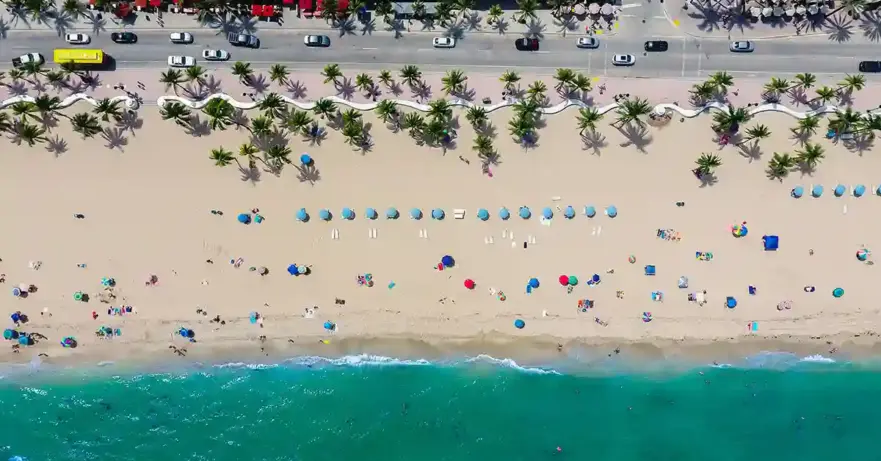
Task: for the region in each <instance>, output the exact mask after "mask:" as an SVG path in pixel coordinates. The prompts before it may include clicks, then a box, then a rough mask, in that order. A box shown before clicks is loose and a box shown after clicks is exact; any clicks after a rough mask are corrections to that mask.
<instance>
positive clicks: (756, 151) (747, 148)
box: [737, 141, 763, 163]
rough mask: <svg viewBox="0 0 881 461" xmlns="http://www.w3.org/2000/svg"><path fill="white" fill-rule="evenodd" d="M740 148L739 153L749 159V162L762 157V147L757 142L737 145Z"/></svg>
mask: <svg viewBox="0 0 881 461" xmlns="http://www.w3.org/2000/svg"><path fill="white" fill-rule="evenodd" d="M737 147H738V149H740V155H741V156H742V157H744V158H746V159H749V163H752V162H757V161H759V160H761V159H762V153H763V152H762V149H761V147H759V143H758V142H754V141H753V142H748V143H746V144H745V145H739V146H737Z"/></svg>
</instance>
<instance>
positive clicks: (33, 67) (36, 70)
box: [19, 62, 43, 84]
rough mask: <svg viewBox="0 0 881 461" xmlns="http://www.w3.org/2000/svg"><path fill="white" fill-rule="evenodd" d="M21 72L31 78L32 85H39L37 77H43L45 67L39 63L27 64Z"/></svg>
mask: <svg viewBox="0 0 881 461" xmlns="http://www.w3.org/2000/svg"><path fill="white" fill-rule="evenodd" d="M19 70H21V72H22V73H23V74H24V75H25V76H27V77H31V78H32V79H33V80H31V83H34V84H36V83H37V77H38V76H40V75H43V65H42V64H40V63H37V62H26V63H24V64H22V65H21V67H19Z"/></svg>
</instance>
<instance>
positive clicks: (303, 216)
mask: <svg viewBox="0 0 881 461" xmlns="http://www.w3.org/2000/svg"><path fill="white" fill-rule="evenodd" d="M297 221H300V222H309V213H307V212H306V209H305V208H300V211H298V212H297Z"/></svg>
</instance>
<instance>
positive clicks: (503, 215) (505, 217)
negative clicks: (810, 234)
mask: <svg viewBox="0 0 881 461" xmlns="http://www.w3.org/2000/svg"><path fill="white" fill-rule="evenodd" d="M879 190H881V187H879ZM878 195H881V193H879V194H878ZM499 217H500V218H502V221H507V220H508V218H510V217H511V212H510V211H508V209H507V208H505V207H502V208H501V209H500V210H499Z"/></svg>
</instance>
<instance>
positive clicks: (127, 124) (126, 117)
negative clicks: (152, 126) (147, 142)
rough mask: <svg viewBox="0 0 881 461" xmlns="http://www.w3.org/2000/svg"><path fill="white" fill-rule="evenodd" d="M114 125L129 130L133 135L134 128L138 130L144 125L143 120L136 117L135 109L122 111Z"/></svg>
mask: <svg viewBox="0 0 881 461" xmlns="http://www.w3.org/2000/svg"><path fill="white" fill-rule="evenodd" d="M116 126H117V127H118V128H121V129H122V130H123V131H128V132H130V133H131V134H132V136H134V135H135V130H140V129H141V128H143V127H144V120H143V119H141V118H140V117H138V112H137V111H134V110H126V111H123V112H122V115H121V116H120V117H119V120H117V121H116Z"/></svg>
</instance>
